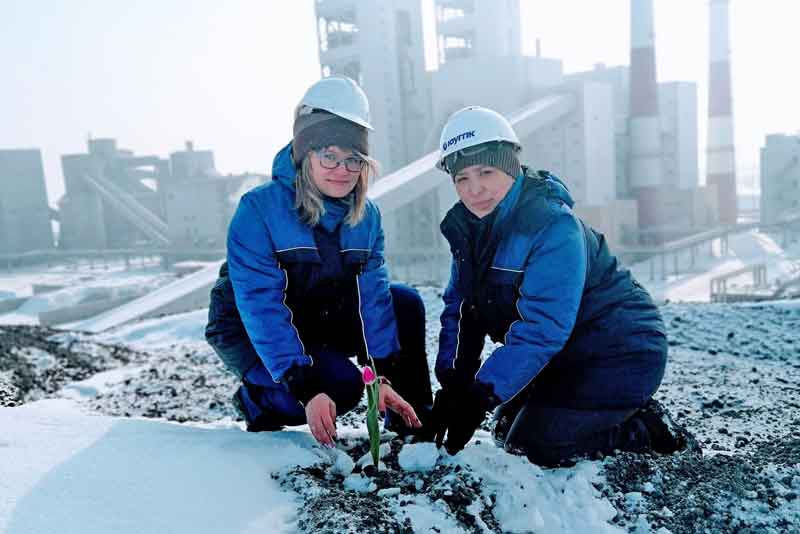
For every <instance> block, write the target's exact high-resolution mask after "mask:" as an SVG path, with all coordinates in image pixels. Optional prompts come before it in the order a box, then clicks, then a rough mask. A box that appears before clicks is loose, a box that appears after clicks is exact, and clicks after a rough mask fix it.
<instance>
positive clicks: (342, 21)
mask: <svg viewBox="0 0 800 534" xmlns="http://www.w3.org/2000/svg"><path fill="white" fill-rule="evenodd" d="M318 30H319V49H320V50H321V51H322V52H326V51H328V50H331V49H333V48H338V47H340V46H349V45H352V44H353V43H354V42H355V40H356V37H357V36H358V26H357V25H356V24H355V13H354V12H352V11H347V12H345V13H342V14H341V15H340V16H339V19H338V20H330V19H326V18H323V17H320V18H319V21H318Z"/></svg>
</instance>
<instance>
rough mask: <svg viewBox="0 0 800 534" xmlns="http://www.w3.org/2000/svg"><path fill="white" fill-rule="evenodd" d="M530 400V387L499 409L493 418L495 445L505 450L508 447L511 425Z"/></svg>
mask: <svg viewBox="0 0 800 534" xmlns="http://www.w3.org/2000/svg"><path fill="white" fill-rule="evenodd" d="M529 398H530V387H528V388H527V389H526V390H525V391H522V392H520V393H519V394H518V395H516V396H515V397H514V398H512V399H509V400H508V401H507V402H506V403H504V404H501V405H500V406H498V407H497V409H496V410H495V412H494V415H493V416H492V422H491V427H492V439H493V440H494V444H495V445H497V446H498V447H500V448H501V449H504V448H505V446H506V438H507V437H508V431H509V430H511V425H513V424H514V420H515V419H516V418H517V415H518V414H519V411H520V410H521V409H522V407H523V406H524V405H525V403H526V402H527V401H528V399H529Z"/></svg>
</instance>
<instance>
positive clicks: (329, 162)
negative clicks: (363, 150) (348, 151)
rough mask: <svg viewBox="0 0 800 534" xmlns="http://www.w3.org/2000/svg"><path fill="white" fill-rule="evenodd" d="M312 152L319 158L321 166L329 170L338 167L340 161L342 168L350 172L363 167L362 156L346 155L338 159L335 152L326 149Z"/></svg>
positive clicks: (357, 170)
mask: <svg viewBox="0 0 800 534" xmlns="http://www.w3.org/2000/svg"><path fill="white" fill-rule="evenodd" d="M314 153H315V154H316V155H317V157H318V158H319V164H320V165H322V168H323V169H328V170H329V171H330V170H333V169H335V168H336V167H338V166H339V164H340V163H343V164H344V168H345V169H347V170H348V171H350V172H359V171H360V170H361V169H363V168H364V163H365V161H364V158H359V157H357V156H348V157H346V158H342V159H339V158H338V157H336V154H334V153H333V152H330V151H328V150H315V151H314Z"/></svg>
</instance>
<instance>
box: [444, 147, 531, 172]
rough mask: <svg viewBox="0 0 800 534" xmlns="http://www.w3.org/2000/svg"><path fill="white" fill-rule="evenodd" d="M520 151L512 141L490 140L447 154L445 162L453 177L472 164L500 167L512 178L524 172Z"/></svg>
mask: <svg viewBox="0 0 800 534" xmlns="http://www.w3.org/2000/svg"><path fill="white" fill-rule="evenodd" d="M481 148H483V150H481ZM464 152H466V154H464ZM518 153H519V149H518V148H517V147H516V146H514V145H512V144H511V143H504V142H501V141H490V142H488V143H482V144H480V145H476V146H473V147H469V148H467V149H465V150H460V151H458V152H454V153H452V154H450V155H449V156H447V159H446V160H445V164H446V165H447V171H448V172H449V173H450V176H451V177H453V178H455V176H456V174H458V173H459V172H460V171H461V170H462V169H466V168H467V167H471V166H472V165H488V166H489V167H494V168H496V169H500V170H501V171H503V172H504V173H506V174H507V175H509V176H511V177H512V178H516V177H517V176H519V175H520V173H521V172H522V166H521V165H520V163H519V156H518Z"/></svg>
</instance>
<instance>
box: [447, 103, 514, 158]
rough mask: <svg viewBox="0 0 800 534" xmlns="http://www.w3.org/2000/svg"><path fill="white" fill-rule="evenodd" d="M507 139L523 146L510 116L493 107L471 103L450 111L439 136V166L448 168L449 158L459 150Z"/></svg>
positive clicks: (506, 141)
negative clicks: (512, 125) (452, 111)
mask: <svg viewBox="0 0 800 534" xmlns="http://www.w3.org/2000/svg"><path fill="white" fill-rule="evenodd" d="M498 141H499V142H505V143H509V144H510V145H513V146H514V147H516V149H517V150H519V149H520V148H521V144H520V142H519V138H517V134H516V133H514V129H513V128H512V127H511V123H509V122H508V119H506V118H505V117H503V116H502V115H500V114H499V113H497V112H496V111H493V110H491V109H487V108H483V107H480V106H469V107H466V108H463V109H460V110H458V111H456V112H455V113H453V114H452V115H450V118H449V119H447V123H446V124H445V125H444V128H443V129H442V135H441V136H440V137H439V146H440V147H441V151H440V152H439V160H438V162H437V164H436V166H437V167H438V168H439V169H441V170H443V171H445V172H449V171H448V169H447V164H446V162H445V160H446V159H447V158H448V156H450V155H452V154H454V153H455V152H460V151H462V150H465V149H468V148H471V147H475V146H478V145H483V144H485V143H492V142H498Z"/></svg>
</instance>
